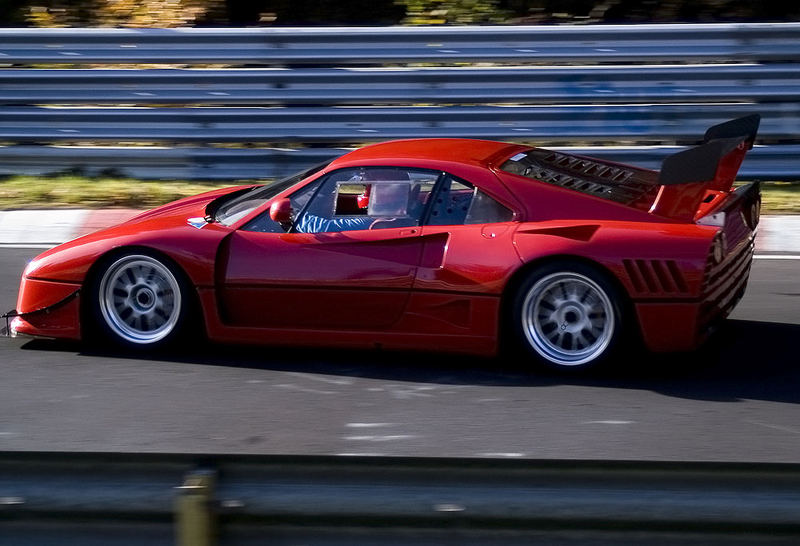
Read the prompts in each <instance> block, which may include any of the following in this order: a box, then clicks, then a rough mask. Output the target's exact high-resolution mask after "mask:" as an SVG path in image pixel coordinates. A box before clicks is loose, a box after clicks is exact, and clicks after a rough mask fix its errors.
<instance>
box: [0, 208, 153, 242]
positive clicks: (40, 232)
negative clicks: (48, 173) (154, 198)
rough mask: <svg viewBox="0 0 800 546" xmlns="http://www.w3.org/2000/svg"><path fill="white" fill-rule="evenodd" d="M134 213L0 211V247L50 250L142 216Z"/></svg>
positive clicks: (103, 210) (76, 210)
mask: <svg viewBox="0 0 800 546" xmlns="http://www.w3.org/2000/svg"><path fill="white" fill-rule="evenodd" d="M140 212H142V211H140V210H134V209H100V210H82V209H54V210H10V211H0V245H2V246H5V247H20V248H24V247H30V248H49V247H51V246H55V245H57V244H61V243H63V242H66V241H69V240H71V239H74V238H75V237H80V236H81V235H86V234H87V233H91V232H93V231H96V230H98V229H102V228H106V227H109V226H113V225H114V224H119V223H120V222H124V221H125V220H129V219H130V218H133V217H134V216H136V215H137V214H139V213H140Z"/></svg>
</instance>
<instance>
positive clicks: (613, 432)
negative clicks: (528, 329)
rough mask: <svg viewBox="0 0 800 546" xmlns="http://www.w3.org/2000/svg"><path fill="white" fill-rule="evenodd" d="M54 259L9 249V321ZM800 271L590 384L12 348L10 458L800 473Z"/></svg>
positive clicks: (5, 436)
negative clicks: (246, 458) (225, 456)
mask: <svg viewBox="0 0 800 546" xmlns="http://www.w3.org/2000/svg"><path fill="white" fill-rule="evenodd" d="M38 252H40V250H34V249H0V309H2V310H3V311H5V310H7V309H11V308H13V307H14V303H15V299H16V291H17V286H18V282H19V275H20V273H21V271H22V269H23V267H24V266H25V263H26V262H27V260H29V259H30V258H32V257H33V256H34V255H35V254H37V253H38ZM798 273H800V260H794V259H759V260H756V262H755V264H754V267H753V271H752V274H751V279H750V285H749V288H748V291H747V294H746V296H745V298H744V299H743V300H742V302H741V303H740V304H739V307H738V308H737V310H736V311H735V312H734V314H733V315H732V317H731V319H729V320H728V321H727V322H726V324H725V325H724V327H723V329H722V330H721V331H720V332H718V334H717V335H716V336H715V337H714V338H713V339H712V340H711V342H709V343H708V344H707V345H706V346H704V347H703V348H702V349H701V350H699V351H697V352H694V353H689V354H670V355H661V356H652V355H643V356H640V357H639V358H638V359H637V361H636V362H633V363H630V364H629V365H626V366H618V367H614V368H613V369H610V370H606V371H596V372H593V373H592V374H590V375H584V376H579V377H574V376H569V375H568V376H563V375H558V374H554V373H543V372H537V373H531V372H530V371H528V370H526V369H525V367H524V366H523V365H522V363H520V362H512V361H509V360H508V359H506V360H502V359H477V358H463V357H457V358H453V357H450V358H448V357H445V356H442V355H436V354H408V353H387V352H352V351H310V350H306V349H295V350H286V349H282V350H276V349H270V348H242V347H233V346H218V345H201V344H198V345H197V346H195V347H188V348H185V349H181V350H180V351H176V352H173V353H170V354H160V355H156V356H153V357H148V358H136V357H132V356H130V355H125V354H121V353H110V352H97V351H93V350H89V349H87V348H83V347H81V346H79V345H72V344H65V343H59V342H53V341H41V340H30V339H22V338H15V339H12V338H0V450H47V451H73V450H74V451H137V452H190V453H279V454H347V455H401V456H456V457H514V458H557V459H564V458H567V459H649V460H692V461H773V462H800V275H798Z"/></svg>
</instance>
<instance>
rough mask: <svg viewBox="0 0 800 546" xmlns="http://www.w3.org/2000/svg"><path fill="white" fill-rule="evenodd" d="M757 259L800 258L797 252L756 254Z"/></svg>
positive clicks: (754, 257)
mask: <svg viewBox="0 0 800 546" xmlns="http://www.w3.org/2000/svg"><path fill="white" fill-rule="evenodd" d="M753 259H755V260H800V256H799V255H797V254H756V255H755V256H753Z"/></svg>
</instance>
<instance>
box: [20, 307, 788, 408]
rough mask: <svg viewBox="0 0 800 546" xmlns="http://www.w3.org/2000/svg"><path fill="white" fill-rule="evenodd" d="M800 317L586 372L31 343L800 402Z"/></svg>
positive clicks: (473, 361)
mask: <svg viewBox="0 0 800 546" xmlns="http://www.w3.org/2000/svg"><path fill="white" fill-rule="evenodd" d="M799 340H800V325H797V324H783V323H770V322H756V321H743V320H728V321H726V322H724V323H723V325H722V327H721V329H720V330H719V331H718V332H717V333H716V334H715V335H714V336H713V337H712V338H711V339H710V340H709V341H708V342H707V343H706V344H705V345H704V346H703V347H701V348H700V349H698V350H697V351H695V352H691V353H671V354H658V355H653V354H636V355H635V356H633V357H631V358H630V359H629V360H628V361H627V362H619V363H615V364H614V365H612V366H607V367H605V368H602V369H597V370H587V371H586V372H583V373H581V374H572V373H570V374H564V373H559V372H557V371H549V370H542V369H540V368H528V367H526V363H525V362H522V361H523V360H525V358H524V357H522V356H520V357H503V358H491V359H490V358H475V357H467V356H458V355H445V354H439V353H408V352H392V351H358V352H356V351H349V350H330V349H325V350H312V349H307V348H294V349H290V348H275V347H243V346H232V345H217V344H198V345H196V346H193V347H186V348H176V349H173V350H171V351H169V352H159V353H156V354H147V355H132V354H129V353H125V352H122V351H114V350H102V351H94V350H89V349H86V348H83V347H80V346H79V345H75V344H69V343H64V342H56V341H47V340H32V341H29V342H28V343H26V344H25V345H23V347H22V348H23V349H24V350H36V351H54V352H64V351H66V352H74V351H79V352H81V353H82V354H83V355H86V356H96V357H99V358H134V359H135V358H145V359H147V360H150V361H153V360H156V361H163V362H165V363H175V364H179V363H187V364H202V365H208V366H230V367H241V368H251V369H262V370H274V371H293V372H305V373H318V374H326V375H341V376H351V377H367V378H373V379H382V380H388V381H408V382H416V383H435V384H445V385H447V384H450V385H452V384H458V385H494V386H508V387H547V386H553V385H565V384H568V385H581V386H587V387H604V388H617V389H620V388H621V389H636V390H649V391H654V392H659V393H662V394H664V395H668V396H673V397H678V398H687V399H693V400H713V401H730V402H735V401H738V400H741V399H753V400H766V401H775V402H788V403H800V358H798V353H800V349H799V348H800V343H799V342H798V341H799Z"/></svg>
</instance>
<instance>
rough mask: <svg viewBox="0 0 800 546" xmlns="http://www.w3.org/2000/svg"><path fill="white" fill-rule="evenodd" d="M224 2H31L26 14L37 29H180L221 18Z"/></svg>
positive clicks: (160, 0)
mask: <svg viewBox="0 0 800 546" xmlns="http://www.w3.org/2000/svg"><path fill="white" fill-rule="evenodd" d="M224 6H225V2H224V0H83V1H79V2H74V1H70V0H33V1H31V2H30V3H29V4H28V5H27V7H26V10H25V15H26V19H27V21H28V23H30V24H31V25H33V26H37V27H66V26H100V27H181V26H192V25H194V24H195V23H197V22H198V21H202V20H203V19H204V18H206V17H208V16H209V15H212V14H213V15H220V14H222V10H223V8H224Z"/></svg>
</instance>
